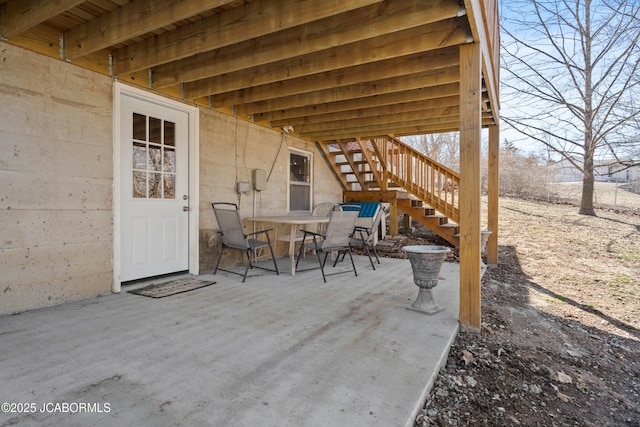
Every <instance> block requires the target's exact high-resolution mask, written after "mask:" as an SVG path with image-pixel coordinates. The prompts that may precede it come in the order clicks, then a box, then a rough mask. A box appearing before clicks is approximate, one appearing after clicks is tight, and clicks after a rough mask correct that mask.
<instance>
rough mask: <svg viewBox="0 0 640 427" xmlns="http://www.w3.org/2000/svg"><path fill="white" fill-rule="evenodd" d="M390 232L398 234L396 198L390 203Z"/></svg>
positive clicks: (393, 234)
mask: <svg viewBox="0 0 640 427" xmlns="http://www.w3.org/2000/svg"><path fill="white" fill-rule="evenodd" d="M389 234H390V235H392V236H397V235H398V202H396V201H395V200H394V201H392V202H390V203H389Z"/></svg>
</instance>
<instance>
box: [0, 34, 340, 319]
mask: <svg viewBox="0 0 640 427" xmlns="http://www.w3.org/2000/svg"><path fill="white" fill-rule="evenodd" d="M112 98H113V81H112V79H111V78H110V77H108V76H104V75H101V74H99V73H96V72H93V71H89V70H85V69H82V68H79V67H77V66H74V65H73V64H68V63H66V62H63V61H58V60H55V59H52V58H49V57H45V56H42V55H39V54H36V53H33V52H30V51H27V50H24V49H21V48H18V47H15V46H12V45H8V44H6V43H3V42H0V182H1V183H2V185H1V186H0V211H1V212H2V215H0V315H2V314H11V313H17V312H21V311H25V310H30V309H34V308H39V307H45V306H50V305H56V304H60V303H63V302H67V301H75V300H81V299H85V298H90V297H93V296H97V295H100V294H105V293H109V292H110V291H111V286H112V271H113V266H112V257H113V202H112V197H113V188H112V186H113V99H112ZM289 147H295V148H297V149H300V150H304V151H307V152H310V153H312V154H313V165H314V200H313V203H314V204H318V203H322V202H326V201H340V200H341V198H342V188H341V186H340V184H339V183H338V181H337V180H336V179H335V177H334V176H333V172H331V170H330V169H329V167H328V166H327V164H326V162H325V161H324V160H323V159H322V155H321V153H320V152H319V151H318V150H317V148H316V147H315V145H314V144H313V143H310V142H305V141H302V140H300V139H297V138H294V137H292V136H290V135H282V134H281V133H280V132H277V131H275V130H271V129H266V128H264V127H261V126H258V125H256V124H252V123H248V122H246V121H243V120H236V118H234V117H230V116H228V115H225V114H222V113H220V112H217V111H214V110H211V109H208V108H201V109H200V159H199V165H198V166H199V168H200V172H199V173H200V207H199V209H200V212H199V213H200V224H199V227H200V237H199V240H200V241H199V246H200V264H201V265H200V271H201V272H206V271H211V270H212V269H213V266H214V265H213V262H214V259H215V258H214V257H215V256H217V252H216V251H219V248H220V244H219V235H218V233H217V224H216V222H215V219H214V217H213V211H212V209H211V202H213V201H230V202H236V203H239V204H240V207H241V213H242V215H243V216H252V215H254V214H255V215H282V214H286V213H287V185H288V173H289V172H288V171H289ZM254 169H263V170H265V171H266V172H267V174H269V173H270V172H271V175H270V176H269V181H268V183H267V186H266V189H265V190H264V191H262V192H259V193H255V196H256V197H255V204H254V192H253V191H252V192H251V193H250V194H248V195H244V196H241V197H240V198H239V197H238V195H237V194H236V191H235V185H236V182H237V181H247V182H251V181H252V175H251V173H252V171H253V170H254ZM279 232H280V233H284V234H286V233H287V231H286V230H279ZM277 251H278V253H279V254H280V255H282V254H284V253H286V245H284V244H282V245H280V246H279V247H278V249H277ZM238 261H239V258H233V257H229V259H227V260H225V263H227V264H229V263H234V262H238Z"/></svg>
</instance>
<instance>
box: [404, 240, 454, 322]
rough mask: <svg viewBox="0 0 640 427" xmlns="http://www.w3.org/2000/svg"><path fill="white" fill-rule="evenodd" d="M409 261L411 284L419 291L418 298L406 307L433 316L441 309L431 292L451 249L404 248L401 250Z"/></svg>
mask: <svg viewBox="0 0 640 427" xmlns="http://www.w3.org/2000/svg"><path fill="white" fill-rule="evenodd" d="M402 250H403V251H404V252H406V254H407V256H408V257H409V261H411V268H412V270H413V283H415V284H416V286H418V287H419V288H420V289H419V290H418V297H417V298H416V300H415V301H414V302H413V304H411V306H409V307H407V308H408V309H410V310H414V311H418V312H420V313H426V314H434V313H437V312H439V311H442V310H443V308H442V307H440V306H439V305H438V303H437V302H436V301H435V299H434V298H433V294H432V293H431V290H432V289H433V288H435V287H436V285H437V284H438V278H439V277H440V268H441V267H442V263H443V262H444V259H445V257H446V256H447V254H448V253H449V252H451V249H449V248H447V247H446V246H423V245H415V246H405V247H403V248H402Z"/></svg>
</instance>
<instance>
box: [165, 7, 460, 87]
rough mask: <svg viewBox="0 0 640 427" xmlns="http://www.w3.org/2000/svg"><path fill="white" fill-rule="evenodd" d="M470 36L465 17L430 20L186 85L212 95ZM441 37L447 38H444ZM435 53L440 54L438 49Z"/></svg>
mask: <svg viewBox="0 0 640 427" xmlns="http://www.w3.org/2000/svg"><path fill="white" fill-rule="evenodd" d="M443 37H444V38H443ZM449 37H450V39H449ZM468 37H469V35H468V28H466V27H465V23H464V21H463V20H461V19H460V18H458V19H450V20H447V21H442V22H439V23H438V24H437V25H436V24H429V25H425V26H421V27H416V28H410V29H408V30H403V31H398V32H396V33H392V34H386V35H383V36H380V37H374V38H372V39H366V40H362V41H360V42H357V43H350V44H347V45H342V46H337V47H329V48H327V49H324V50H320V51H318V52H313V53H309V54H305V55H301V56H298V57H293V56H290V57H289V59H285V60H283V61H276V62H273V63H269V64H266V65H260V66H257V67H254V66H253V65H254V64H253V63H251V66H250V67H249V68H246V67H247V65H246V63H245V64H244V67H245V69H244V70H242V71H236V72H230V74H223V75H221V76H218V77H214V78H207V79H205V80H202V81H197V82H192V83H187V84H186V87H187V90H188V91H189V93H190V96H191V97H196V96H198V95H203V94H206V95H209V94H215V93H222V92H226V91H231V90H237V89H243V88H245V87H246V86H247V82H251V83H252V86H253V85H259V84H267V83H273V82H278V81H285V80H289V79H294V78H299V77H304V76H309V75H313V74H318V73H322V72H326V71H332V70H337V69H343V68H346V67H351V66H354V65H364V64H372V63H377V62H379V61H383V60H385V59H394V58H399V57H402V56H406V55H413V54H416V53H423V52H441V54H442V55H445V56H446V55H448V54H449V53H450V50H448V49H447V47H454V46H456V45H457V44H459V43H463V42H465V41H466V40H467V39H468ZM441 38H443V39H442V40H440V39H441ZM438 41H440V42H438ZM456 53H457V50H456ZM432 54H433V55H438V53H432ZM454 61H455V62H454V63H457V59H456V60H454ZM223 66H224V62H222V63H220V62H219V61H218V59H217V58H216V59H211V60H209V61H208V62H207V63H206V64H205V65H203V67H204V68H202V69H200V70H199V71H198V69H197V68H193V71H185V74H186V73H189V74H192V73H194V72H196V71H197V72H198V76H200V77H203V76H204V77H206V76H209V75H212V74H213V75H215V74H217V73H220V71H222V70H223V69H224V68H223ZM425 66H426V64H425ZM194 67H196V65H194ZM205 68H206V69H205ZM185 70H188V69H185ZM201 74H202V75H201ZM181 77H182V78H183V79H191V78H195V77H197V76H196V75H191V76H189V75H184V74H183V75H182V76H181ZM227 78H228V81H226V80H227ZM154 81H155V84H156V86H158V87H159V86H163V84H162V83H163V80H162V74H159V75H158V76H156V79H155V80H154ZM175 81H176V80H175V79H173V80H171V84H175Z"/></svg>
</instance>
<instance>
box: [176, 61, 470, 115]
mask: <svg viewBox="0 0 640 427" xmlns="http://www.w3.org/2000/svg"><path fill="white" fill-rule="evenodd" d="M448 52H449V54H448V55H434V54H433V53H432V52H429V53H423V54H418V55H408V56H404V57H400V58H395V59H387V60H384V61H378V62H374V63H370V64H363V65H357V66H354V67H349V68H342V69H338V70H330V71H325V72H322V73H317V74H312V75H309V76H305V77H298V78H294V79H289V80H279V81H277V82H274V83H270V84H264V85H259V86H252V87H246V88H244V89H243V90H233V91H230V92H226V93H220V94H217V95H213V96H212V98H211V102H212V104H213V105H214V106H223V105H238V104H246V103H251V102H258V101H262V100H265V99H271V98H281V97H285V96H290V95H295V94H298V93H308V92H314V91H318V90H324V89H335V88H337V87H342V86H349V85H353V84H362V83H367V82H371V81H374V80H381V79H390V78H396V79H398V78H400V79H404V78H410V75H411V74H417V73H420V72H424V70H425V64H426V63H428V64H429V69H430V70H438V69H443V68H450V67H453V66H457V65H458V57H459V55H458V52H457V51H456V50H455V49H449V50H448ZM251 84H254V82H253V81H251ZM244 85H245V86H246V85H247V82H245V83H244ZM193 95H197V96H195V97H196V98H198V97H201V96H205V95H208V94H206V93H203V92H195V93H193V92H192V91H190V85H189V84H187V85H186V86H185V98H187V99H190V98H193V97H194V96H193Z"/></svg>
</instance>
